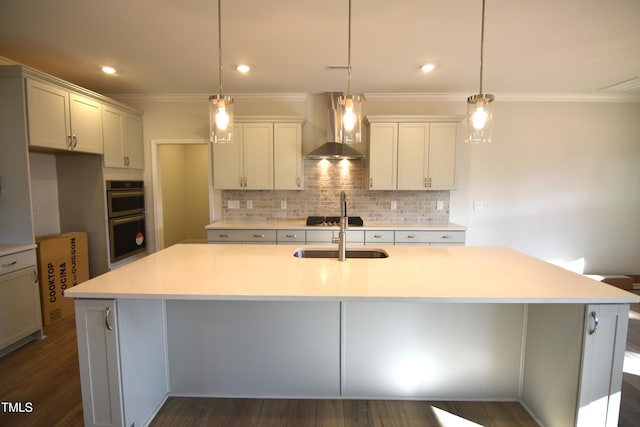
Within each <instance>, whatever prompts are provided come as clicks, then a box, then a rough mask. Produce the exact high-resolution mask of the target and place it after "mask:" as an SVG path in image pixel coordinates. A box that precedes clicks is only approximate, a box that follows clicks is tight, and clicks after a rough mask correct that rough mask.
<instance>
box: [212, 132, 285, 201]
mask: <svg viewBox="0 0 640 427" xmlns="http://www.w3.org/2000/svg"><path fill="white" fill-rule="evenodd" d="M235 135H236V142H234V143H230V144H213V184H214V188H217V189H223V190H245V189H246V190H272V189H273V123H236V124H235Z"/></svg>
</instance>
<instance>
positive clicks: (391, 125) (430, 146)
mask: <svg viewBox="0 0 640 427" xmlns="http://www.w3.org/2000/svg"><path fill="white" fill-rule="evenodd" d="M460 120H461V118H460V117H457V116H454V117H451V116H368V117H367V121H368V122H369V146H368V156H367V162H368V173H369V181H368V187H369V189H370V190H453V189H455V188H456V182H455V169H456V141H457V127H458V123H457V122H459V121H460Z"/></svg>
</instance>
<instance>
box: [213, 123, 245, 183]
mask: <svg viewBox="0 0 640 427" xmlns="http://www.w3.org/2000/svg"><path fill="white" fill-rule="evenodd" d="M234 132H235V135H236V142H232V143H229V144H212V145H213V150H212V151H213V187H214V188H217V189H221V190H239V189H241V188H242V182H243V175H242V125H239V124H236V125H235V126H234Z"/></svg>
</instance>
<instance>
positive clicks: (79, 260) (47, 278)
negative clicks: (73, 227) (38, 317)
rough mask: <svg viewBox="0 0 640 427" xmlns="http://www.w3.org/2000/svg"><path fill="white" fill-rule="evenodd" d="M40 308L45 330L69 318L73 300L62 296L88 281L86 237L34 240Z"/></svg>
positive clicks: (77, 234) (71, 235)
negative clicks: (65, 291)
mask: <svg viewBox="0 0 640 427" xmlns="http://www.w3.org/2000/svg"><path fill="white" fill-rule="evenodd" d="M36 243H37V244H38V250H37V252H38V272H39V275H40V305H41V307H42V322H43V323H44V325H45V326H47V325H50V324H52V323H54V322H56V321H58V320H60V319H64V318H65V317H67V316H70V315H72V314H73V299H72V298H65V297H64V296H63V292H64V290H65V289H68V288H70V287H72V286H75V285H77V284H78V283H82V282H84V281H85V280H89V253H88V245H87V233H85V232H72V233H64V234H54V235H50V236H43V237H38V238H37V239H36Z"/></svg>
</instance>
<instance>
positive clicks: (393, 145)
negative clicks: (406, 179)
mask: <svg viewBox="0 0 640 427" xmlns="http://www.w3.org/2000/svg"><path fill="white" fill-rule="evenodd" d="M397 152H398V124H397V123H372V124H371V126H370V128H369V156H368V162H369V189H370V190H395V189H396V182H397V181H396V179H397V167H398V157H397Z"/></svg>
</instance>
